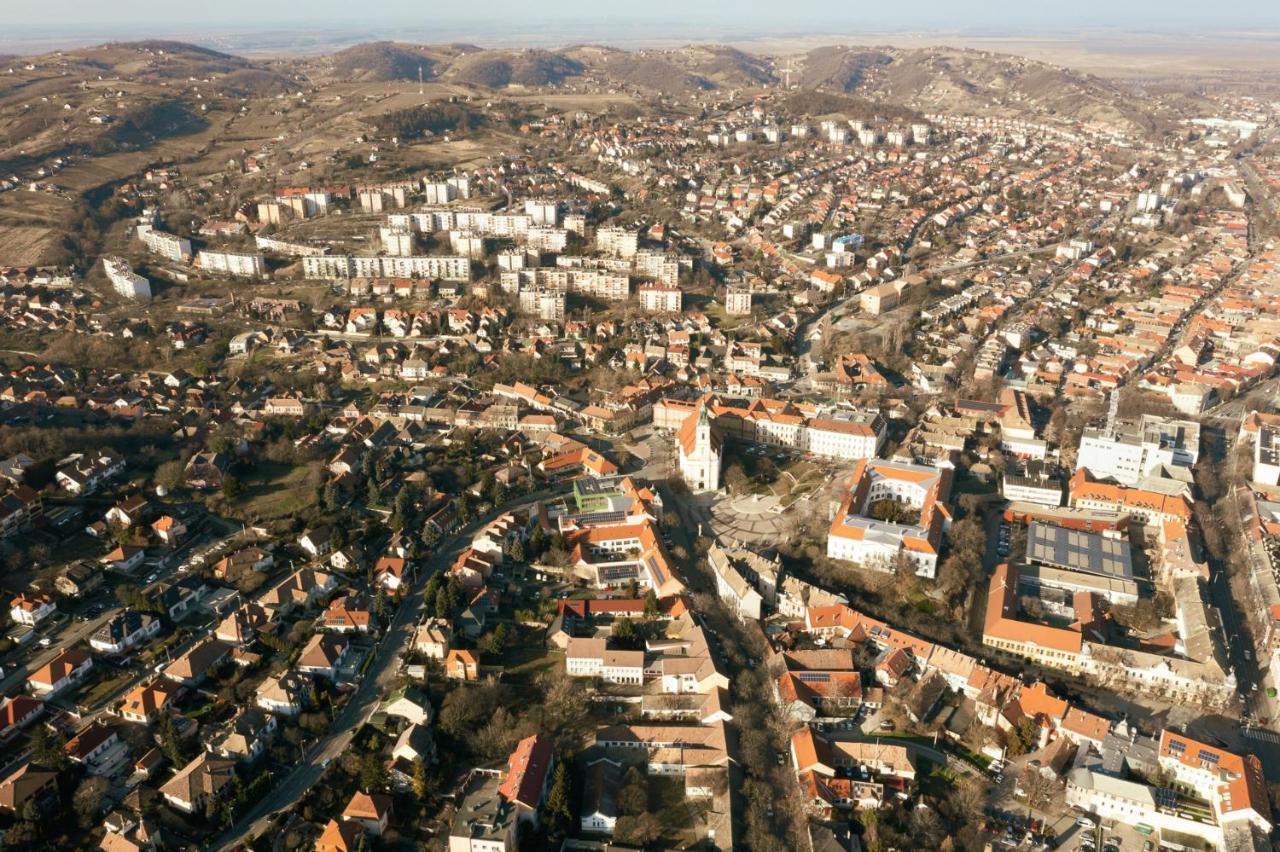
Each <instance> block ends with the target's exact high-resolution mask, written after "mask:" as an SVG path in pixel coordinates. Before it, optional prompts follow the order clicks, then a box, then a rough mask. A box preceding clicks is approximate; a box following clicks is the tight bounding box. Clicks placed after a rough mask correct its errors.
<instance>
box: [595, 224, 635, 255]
mask: <svg viewBox="0 0 1280 852" xmlns="http://www.w3.org/2000/svg"><path fill="white" fill-rule="evenodd" d="M596 248H597V249H599V250H600V251H602V252H604V253H605V254H612V255H615V256H617V257H626V258H631V257H635V254H636V252H637V251H639V248H640V236H639V235H638V234H637V233H636V232H635V231H628V230H626V229H625V228H600V229H599V230H597V231H596Z"/></svg>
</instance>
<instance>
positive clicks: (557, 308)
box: [520, 287, 565, 322]
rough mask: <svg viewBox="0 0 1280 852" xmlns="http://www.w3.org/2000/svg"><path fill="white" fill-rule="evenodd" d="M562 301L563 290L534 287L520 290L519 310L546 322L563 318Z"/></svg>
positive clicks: (563, 299)
mask: <svg viewBox="0 0 1280 852" xmlns="http://www.w3.org/2000/svg"><path fill="white" fill-rule="evenodd" d="M564 302H565V296H564V291H563V290H552V289H547V288H543V287H536V288H529V289H525V290H521V291H520V310H521V311H522V312H524V313H526V314H533V315H535V316H537V317H538V319H541V320H546V321H547V322H561V321H563V320H564Z"/></svg>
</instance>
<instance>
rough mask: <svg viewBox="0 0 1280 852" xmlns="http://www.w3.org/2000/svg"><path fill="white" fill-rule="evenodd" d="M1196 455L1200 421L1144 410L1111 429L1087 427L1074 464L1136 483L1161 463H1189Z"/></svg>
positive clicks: (1097, 475) (1096, 474)
mask: <svg viewBox="0 0 1280 852" xmlns="http://www.w3.org/2000/svg"><path fill="white" fill-rule="evenodd" d="M1199 457H1200V424H1198V423H1195V422H1192V421H1190V420H1174V419H1170V418H1166V417H1158V416H1156V415H1153V414H1146V415H1143V416H1142V418H1141V419H1140V420H1138V421H1136V422H1130V423H1120V424H1117V425H1116V426H1115V428H1113V429H1109V430H1108V429H1105V428H1103V429H1086V430H1085V431H1084V434H1083V435H1082V436H1081V438H1080V452H1079V453H1078V454H1077V457H1076V465H1077V466H1078V467H1083V468H1088V470H1089V473H1091V474H1092V475H1093V476H1094V477H1095V478H1098V479H1114V480H1115V481H1116V482H1119V483H1121V484H1123V485H1137V484H1138V482H1140V481H1141V480H1142V479H1143V478H1145V477H1147V476H1150V475H1152V474H1153V473H1154V472H1155V471H1156V470H1157V469H1158V468H1159V467H1161V466H1162V465H1164V466H1168V467H1191V466H1192V465H1194V464H1195V463H1196V460H1197V459H1198V458H1199Z"/></svg>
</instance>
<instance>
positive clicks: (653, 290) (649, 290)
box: [639, 284, 684, 314]
mask: <svg viewBox="0 0 1280 852" xmlns="http://www.w3.org/2000/svg"><path fill="white" fill-rule="evenodd" d="M639 292H640V307H641V309H642V310H645V311H649V312H650V313H657V314H678V313H680V310H681V308H683V307H684V292H683V291H682V290H681V289H680V288H679V287H671V286H669V285H666V284H641V285H640V290H639Z"/></svg>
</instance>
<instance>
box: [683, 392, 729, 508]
mask: <svg viewBox="0 0 1280 852" xmlns="http://www.w3.org/2000/svg"><path fill="white" fill-rule="evenodd" d="M678 438H679V442H678V443H679V461H680V476H681V478H682V479H684V481H685V484H686V485H688V486H689V488H690V489H691V490H693V491H715V490H717V489H719V488H720V466H721V463H722V462H723V461H724V441H723V439H722V438H721V437H720V434H719V432H717V431H716V429H715V427H713V426H712V425H711V418H710V416H708V414H707V406H706V405H705V404H704V405H699V406H698V410H697V411H696V412H694V413H693V414H690V415H689V416H688V418H686V419H685V422H684V425H683V426H681V427H680V432H679V434H678Z"/></svg>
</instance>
